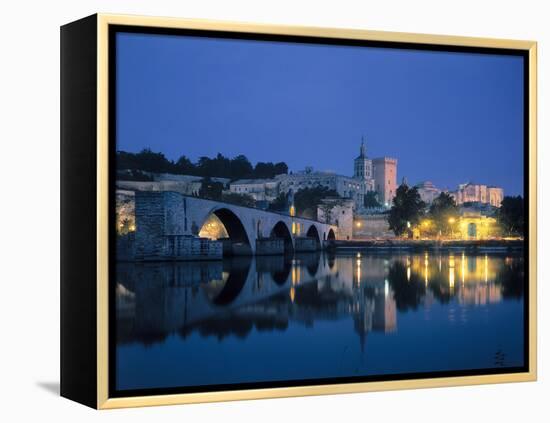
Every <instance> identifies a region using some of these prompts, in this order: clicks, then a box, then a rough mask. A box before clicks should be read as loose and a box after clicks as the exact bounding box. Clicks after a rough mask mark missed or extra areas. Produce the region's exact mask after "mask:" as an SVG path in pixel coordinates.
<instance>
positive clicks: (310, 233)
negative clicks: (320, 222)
mask: <svg viewBox="0 0 550 423" xmlns="http://www.w3.org/2000/svg"><path fill="white" fill-rule="evenodd" d="M306 236H307V237H308V238H313V239H314V240H315V244H316V245H317V249H318V250H319V249H320V248H321V236H320V235H319V231H318V230H317V226H315V225H313V224H312V225H311V226H310V227H309V229H308V230H307V232H306Z"/></svg>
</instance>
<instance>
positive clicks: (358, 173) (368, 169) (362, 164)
mask: <svg viewBox="0 0 550 423" xmlns="http://www.w3.org/2000/svg"><path fill="white" fill-rule="evenodd" d="M353 177H354V178H355V179H360V180H363V181H364V180H370V179H372V161H371V160H370V159H369V158H368V157H367V146H366V145H365V139H364V137H361V147H360V148H359V156H358V157H357V158H356V159H355V160H354V162H353Z"/></svg>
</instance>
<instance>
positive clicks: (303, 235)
mask: <svg viewBox="0 0 550 423" xmlns="http://www.w3.org/2000/svg"><path fill="white" fill-rule="evenodd" d="M212 215H214V216H216V217H217V219H219V221H220V222H221V224H223V226H224V228H225V231H226V233H227V238H224V239H220V240H218V241H216V242H213V241H212V240H209V239H204V238H199V237H198V234H199V231H200V230H201V228H203V226H204V225H205V223H206V222H207V221H208V219H210V218H211V217H212ZM135 217H136V233H135V256H136V258H137V259H138V260H148V259H150V260H155V259H163V258H182V257H183V258H188V259H200V258H206V259H211V258H221V255H222V251H223V255H264V254H265V255H267V254H283V253H285V254H288V253H294V252H306V251H316V250H320V249H322V248H324V247H325V246H326V245H327V244H328V242H330V241H332V240H337V239H338V228H337V226H335V225H329V224H325V223H321V222H318V221H316V220H311V219H305V218H300V217H294V216H290V215H288V214H283V213H277V212H271V211H265V210H260V209H255V208H251V207H243V206H237V205H234V204H229V203H224V202H220V201H213V200H205V199H202V198H197V197H192V196H186V195H183V194H180V193H177V192H172V191H156V192H155V191H136V193H135Z"/></svg>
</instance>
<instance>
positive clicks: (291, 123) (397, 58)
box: [117, 34, 523, 195]
mask: <svg viewBox="0 0 550 423" xmlns="http://www.w3.org/2000/svg"><path fill="white" fill-rule="evenodd" d="M117 119H118V125H117V149H118V150H125V151H133V152H137V151H140V150H141V149H143V148H146V147H148V148H151V149H152V150H153V151H161V152H163V153H164V154H165V155H166V156H167V157H168V158H170V159H177V158H178V157H179V156H180V155H182V154H184V155H186V156H187V157H189V158H190V159H191V160H193V161H195V160H196V159H197V158H198V157H200V156H214V155H216V154H217V153H218V152H220V153H222V154H224V155H225V156H229V157H234V156H236V155H238V154H244V155H246V156H247V157H248V158H249V159H250V161H251V162H252V163H253V164H255V163H256V162H257V161H273V162H278V161H284V162H286V163H287V164H288V165H289V168H290V170H293V171H296V170H301V169H303V168H304V167H305V166H313V167H314V168H315V169H318V170H332V171H335V172H337V173H340V174H344V175H352V173H353V159H354V158H355V157H356V156H357V155H358V152H359V144H360V142H361V136H362V135H365V138H366V141H367V152H368V155H369V156H370V157H379V156H391V157H396V158H397V159H398V161H399V162H398V175H399V179H401V178H402V177H403V176H406V177H407V179H408V181H409V182H410V183H417V182H419V181H422V180H431V181H433V182H434V183H435V184H436V186H438V187H440V188H449V189H455V188H456V185H457V184H459V183H463V182H468V181H472V182H477V183H485V184H489V185H498V186H502V187H503V188H504V192H505V195H517V194H523V62H522V59H521V58H520V57H515V56H498V55H481V54H464V53H442V52H426V51H413V50H394V49H380V48H365V47H342V46H324V45H308V44H291V43H275V42H265V41H246V40H223V39H208V38H194V37H183V36H167V35H149V34H147V35H145V34H143V35H142V34H118V36H117Z"/></svg>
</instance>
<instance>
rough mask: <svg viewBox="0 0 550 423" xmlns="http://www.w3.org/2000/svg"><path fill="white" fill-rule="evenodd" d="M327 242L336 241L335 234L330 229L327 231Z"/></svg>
mask: <svg viewBox="0 0 550 423" xmlns="http://www.w3.org/2000/svg"><path fill="white" fill-rule="evenodd" d="M327 240H328V241H336V234H335V233H334V230H333V229H332V228H330V229H329V231H328V235H327Z"/></svg>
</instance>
